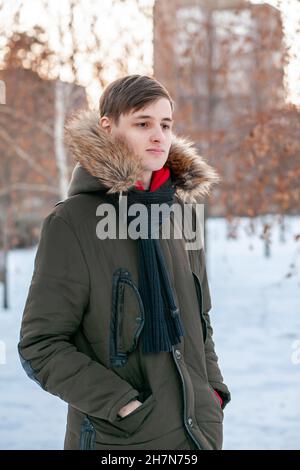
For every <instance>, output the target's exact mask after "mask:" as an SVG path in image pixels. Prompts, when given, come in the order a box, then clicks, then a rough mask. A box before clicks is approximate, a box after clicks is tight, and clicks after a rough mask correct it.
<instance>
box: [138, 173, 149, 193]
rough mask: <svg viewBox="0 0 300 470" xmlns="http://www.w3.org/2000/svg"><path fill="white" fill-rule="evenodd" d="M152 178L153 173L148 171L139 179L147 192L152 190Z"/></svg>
mask: <svg viewBox="0 0 300 470" xmlns="http://www.w3.org/2000/svg"><path fill="white" fill-rule="evenodd" d="M151 178H152V171H146V172H144V173H143V174H142V176H141V177H140V179H139V181H140V182H141V184H142V185H143V187H144V189H145V191H146V190H148V189H149V188H150V183H151Z"/></svg>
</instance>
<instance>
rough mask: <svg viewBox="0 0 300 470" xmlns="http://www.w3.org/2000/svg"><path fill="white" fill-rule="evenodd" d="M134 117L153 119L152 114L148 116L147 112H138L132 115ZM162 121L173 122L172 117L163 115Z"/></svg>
mask: <svg viewBox="0 0 300 470" xmlns="http://www.w3.org/2000/svg"><path fill="white" fill-rule="evenodd" d="M133 117H134V119H154V118H153V116H149V115H147V114H140V115H138V116H133ZM161 120H162V121H168V122H173V119H171V118H169V117H165V118H162V119H161Z"/></svg>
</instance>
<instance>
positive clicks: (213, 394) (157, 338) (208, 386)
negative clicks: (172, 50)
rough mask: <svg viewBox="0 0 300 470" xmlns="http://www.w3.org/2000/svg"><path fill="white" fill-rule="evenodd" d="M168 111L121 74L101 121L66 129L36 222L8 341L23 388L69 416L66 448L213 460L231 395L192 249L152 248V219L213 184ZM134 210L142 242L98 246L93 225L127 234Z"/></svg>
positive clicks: (201, 263) (156, 86) (107, 94)
mask: <svg viewBox="0 0 300 470" xmlns="http://www.w3.org/2000/svg"><path fill="white" fill-rule="evenodd" d="M172 111H173V101H172V99H171V98H170V96H169V93H168V92H167V90H166V89H165V88H164V87H163V86H162V85H161V84H160V83H159V82H158V81H156V80H155V79H154V78H151V77H147V76H140V75H132V76H127V77H124V78H121V79H119V80H116V81H114V82H112V83H111V84H110V85H109V86H108V87H107V88H106V89H105V91H104V93H103V95H102V96H101V99H100V114H99V115H97V113H93V112H82V113H81V114H80V115H78V116H77V117H75V118H73V120H72V121H71V122H70V123H69V125H68V126H67V129H66V131H67V140H68V144H69V146H70V149H71V151H72V152H73V155H74V157H75V159H76V160H77V165H76V166H75V169H74V171H73V175H72V180H71V183H70V187H69V193H68V196H69V197H68V198H67V199H66V200H65V201H60V202H59V203H58V204H56V206H55V208H54V209H53V210H52V212H51V213H50V215H49V216H48V217H47V218H46V219H45V221H44V223H43V227H42V233H41V238H40V243H39V246H38V251H37V255H36V259H35V268H34V273H33V279H32V283H31V286H30V290H29V294H28V298H27V302H26V306H25V310H24V315H23V320H22V325H21V334H20V342H19V353H20V357H21V361H22V364H23V367H24V369H25V370H26V372H27V374H28V375H29V377H30V378H32V379H34V380H35V381H37V382H38V383H39V384H40V385H41V387H42V388H43V389H45V390H46V391H48V392H50V393H52V394H54V395H57V396H58V397H60V398H61V399H62V400H64V401H66V402H67V403H68V405H69V406H68V423H67V430H66V436H65V444H64V448H65V449H99V450H100V449H110V450H114V449H119V450H125V449H131V450H134V449H147V450H151V449H152V450H155V449H163V450H172V449H173V450H174V449H178V450H179V449H180V450H181V449H182V450H184V449H203V450H211V449H221V448H222V439H223V435H222V429H223V428H222V426H223V413H224V412H223V410H224V407H225V406H226V404H227V403H228V402H229V401H230V393H229V390H228V388H227V386H226V385H225V384H224V382H223V377H222V375H221V372H220V369H219V366H218V357H217V355H216V352H215V347H214V342H213V339H212V334H213V329H212V327H211V324H210V317H209V313H208V312H209V310H210V309H211V302H210V295H209V288H208V283H207V277H206V269H205V258H204V252H203V248H201V249H197V250H187V249H186V240H185V239H184V238H183V237H181V238H176V237H174V236H173V237H172V236H170V237H169V238H167V237H165V238H163V237H162V236H160V237H157V236H156V237H155V236H154V235H153V234H154V232H155V230H153V231H152V229H153V228H154V226H155V222H153V220H154V219H153V220H152V219H151V218H150V217H149V213H150V211H149V209H151V208H152V207H154V206H155V205H161V206H162V205H163V204H167V206H168V207H171V205H172V204H173V203H176V202H177V203H178V204H180V205H181V206H184V205H185V203H188V202H191V201H195V200H198V199H199V198H201V196H203V195H204V194H205V193H207V191H208V189H209V187H210V186H211V184H212V183H214V182H215V181H216V179H217V175H216V173H215V171H214V170H213V168H211V167H210V166H209V165H207V163H205V162H204V160H203V159H202V158H201V157H200V156H199V155H197V152H196V151H195V149H194V148H193V147H192V145H191V144H190V143H188V142H186V141H185V140H183V139H180V138H178V137H175V135H174V134H173V131H172V125H173V118H172ZM125 197H126V198H127V200H126V202H127V205H126V206H124V205H122V204H123V201H124V198H125ZM134 204H140V205H142V207H145V208H147V212H146V218H145V217H144V219H143V218H142V219H140V220H141V222H146V223H147V225H146V230H147V232H146V235H147V236H139V237H134V236H131V237H130V236H120V232H119V231H118V230H114V229H111V230H110V232H109V236H105V234H103V232H104V230H103V227H104V225H105V224H104V225H103V224H102V222H103V220H104V221H105V222H106V224H107V223H108V225H109V224H110V222H116V226H118V227H117V228H120V226H121V225H122V224H121V221H123V220H124V217H125V216H128V220H127V222H126V223H127V224H128V227H127V228H128V232H129V222H132V210H133V208H134ZM124 207H126V209H124ZM159 207H160V206H159ZM111 209H113V210H111ZM127 211H128V212H127ZM106 213H109V214H110V216H109V217H108V219H107V218H106V219H105V218H103V217H102V218H101V217H100V218H99V216H104V215H105V214H106ZM119 216H121V218H120V219H119ZM164 217H166V216H163V219H159V223H157V222H156V229H157V228H158V229H161V227H162V224H163V222H164V220H165V218H164ZM113 219H116V220H113ZM125 220H126V217H125ZM166 220H167V219H166ZM169 221H170V223H171V225H172V224H173V225H174V218H172V216H170V217H169ZM151 224H152V225H151ZM112 227H114V224H112ZM150 232H151V233H150ZM155 233H156V234H157V233H159V232H155Z"/></svg>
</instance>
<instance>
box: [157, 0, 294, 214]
mask: <svg viewBox="0 0 300 470" xmlns="http://www.w3.org/2000/svg"><path fill="white" fill-rule="evenodd" d="M283 67H284V49H283V33H282V22H281V16H280V12H279V11H278V10H277V9H276V8H274V7H272V6H270V5H267V4H252V3H249V2H247V1H242V0H216V1H209V0H207V1H206V0H172V2H166V1H165V0H156V2H155V6H154V75H155V76H156V78H157V79H158V80H160V81H161V82H162V83H163V84H164V85H165V86H166V87H167V88H168V89H169V90H170V92H171V94H172V97H173V98H174V100H175V102H176V109H175V121H176V131H177V132H179V133H181V134H183V135H185V136H187V137H189V138H191V139H192V140H194V141H195V142H197V145H198V148H199V151H200V152H201V153H202V154H203V155H204V156H206V157H208V160H209V161H210V162H211V163H212V164H213V165H214V166H216V167H217V168H218V170H219V172H220V174H221V177H222V178H223V183H222V186H221V187H220V188H221V189H216V190H215V191H214V198H213V204H212V205H211V207H210V213H211V215H224V214H225V213H226V205H227V204H228V197H226V195H225V197H224V192H226V191H228V190H230V186H231V184H234V179H235V167H236V162H237V159H241V158H243V156H242V155H241V154H239V148H240V146H241V144H242V143H243V141H244V138H245V136H247V134H249V132H250V130H251V129H252V128H253V126H254V125H255V123H256V122H257V116H258V115H259V114H261V113H266V112H273V110H276V109H279V108H281V107H282V106H284V98H285V95H284V83H283V77H284V68H283ZM231 210H232V211H234V207H232V208H231ZM270 210H272V209H271V208H270ZM242 213H247V211H246V208H245V211H243V210H242Z"/></svg>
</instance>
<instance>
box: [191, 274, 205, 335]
mask: <svg viewBox="0 0 300 470" xmlns="http://www.w3.org/2000/svg"><path fill="white" fill-rule="evenodd" d="M192 273H193V277H194V282H195V287H196V293H197V298H198V303H199V312H200V318H201V325H202V333H203V341H204V343H205V341H206V338H207V323H206V319H205V316H204V313H203V295H202V287H201V282H200V279H199V277H198V276H197V274H196V273H194V272H193V271H192Z"/></svg>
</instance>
